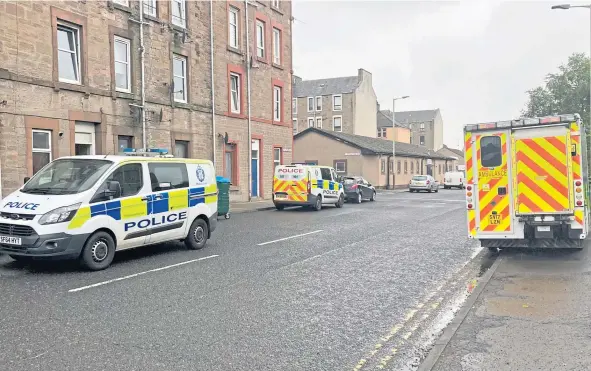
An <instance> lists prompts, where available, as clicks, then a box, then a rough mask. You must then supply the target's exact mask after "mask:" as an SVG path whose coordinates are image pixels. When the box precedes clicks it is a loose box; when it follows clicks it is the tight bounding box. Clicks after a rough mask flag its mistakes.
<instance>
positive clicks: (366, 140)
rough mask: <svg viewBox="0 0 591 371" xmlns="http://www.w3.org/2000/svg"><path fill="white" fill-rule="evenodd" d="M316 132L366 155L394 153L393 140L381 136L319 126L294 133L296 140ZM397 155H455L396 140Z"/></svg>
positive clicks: (444, 157) (424, 156)
mask: <svg viewBox="0 0 591 371" xmlns="http://www.w3.org/2000/svg"><path fill="white" fill-rule="evenodd" d="M313 132H316V133H318V134H321V135H324V136H326V137H328V138H330V139H333V140H338V141H341V142H343V143H345V144H348V145H351V146H353V147H357V148H359V149H360V150H361V153H362V154H366V155H390V154H392V141H390V140H385V139H380V138H371V137H364V136H361V135H353V134H346V133H340V132H336V131H332V130H326V129H318V128H307V129H306V130H303V131H301V132H299V133H297V134H296V135H294V140H295V139H298V138H300V137H302V136H304V135H306V134H308V133H313ZM396 155H397V156H405V157H422V158H432V159H440V160H453V159H454V158H453V157H448V156H443V155H441V154H437V153H436V152H435V151H431V150H429V149H427V148H425V147H420V146H417V145H414V144H408V143H402V142H396Z"/></svg>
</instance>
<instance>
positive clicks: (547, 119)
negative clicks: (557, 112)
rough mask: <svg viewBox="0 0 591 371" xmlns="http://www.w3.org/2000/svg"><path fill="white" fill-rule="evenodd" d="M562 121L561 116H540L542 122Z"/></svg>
mask: <svg viewBox="0 0 591 371" xmlns="http://www.w3.org/2000/svg"><path fill="white" fill-rule="evenodd" d="M556 122H560V116H547V117H542V118H540V124H552V123H556Z"/></svg>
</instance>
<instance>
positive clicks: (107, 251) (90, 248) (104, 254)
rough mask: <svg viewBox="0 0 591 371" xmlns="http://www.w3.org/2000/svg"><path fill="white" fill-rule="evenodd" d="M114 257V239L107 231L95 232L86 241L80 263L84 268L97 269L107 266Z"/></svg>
mask: <svg viewBox="0 0 591 371" xmlns="http://www.w3.org/2000/svg"><path fill="white" fill-rule="evenodd" d="M114 257H115V241H114V240H113V237H111V235H110V234H108V233H107V232H96V233H95V234H93V235H92V236H90V238H89V239H88V240H87V241H86V244H84V248H83V249H82V254H81V255H80V263H81V264H82V266H83V267H84V268H87V269H90V270H93V271H99V270H102V269H105V268H107V267H108V266H109V265H111V263H112V262H113V258H114Z"/></svg>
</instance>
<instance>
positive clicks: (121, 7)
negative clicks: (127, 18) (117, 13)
mask: <svg viewBox="0 0 591 371" xmlns="http://www.w3.org/2000/svg"><path fill="white" fill-rule="evenodd" d="M111 6H112V7H113V9H119V10H121V11H124V12H125V13H129V14H131V8H130V7H129V6H125V5H121V4H117V3H114V2H112V1H111Z"/></svg>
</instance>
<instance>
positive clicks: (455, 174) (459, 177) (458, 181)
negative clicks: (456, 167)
mask: <svg viewBox="0 0 591 371" xmlns="http://www.w3.org/2000/svg"><path fill="white" fill-rule="evenodd" d="M465 179H466V176H465V175H464V173H463V172H461V171H448V172H447V173H445V175H444V176H443V189H449V188H459V189H463V188H464V180H465Z"/></svg>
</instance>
